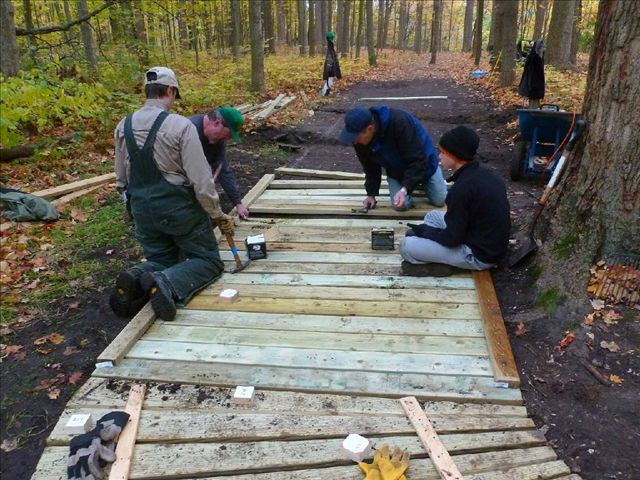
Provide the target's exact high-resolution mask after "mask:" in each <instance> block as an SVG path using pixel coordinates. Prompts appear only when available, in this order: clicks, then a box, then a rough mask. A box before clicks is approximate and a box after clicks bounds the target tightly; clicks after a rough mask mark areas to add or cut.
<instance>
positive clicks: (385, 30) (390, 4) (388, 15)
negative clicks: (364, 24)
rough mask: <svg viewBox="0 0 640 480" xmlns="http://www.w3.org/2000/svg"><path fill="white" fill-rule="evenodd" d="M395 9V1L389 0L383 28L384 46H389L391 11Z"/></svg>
mask: <svg viewBox="0 0 640 480" xmlns="http://www.w3.org/2000/svg"><path fill="white" fill-rule="evenodd" d="M392 9H393V0H387V7H386V9H385V12H384V26H383V28H382V46H381V47H380V48H385V47H386V46H387V35H388V34H389V20H390V19H391V10H392Z"/></svg>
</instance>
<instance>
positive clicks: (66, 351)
mask: <svg viewBox="0 0 640 480" xmlns="http://www.w3.org/2000/svg"><path fill="white" fill-rule="evenodd" d="M79 351H80V350H78V349H77V348H76V347H67V348H65V349H64V352H62V354H63V355H67V356H69V355H73V354H74V353H78V352H79Z"/></svg>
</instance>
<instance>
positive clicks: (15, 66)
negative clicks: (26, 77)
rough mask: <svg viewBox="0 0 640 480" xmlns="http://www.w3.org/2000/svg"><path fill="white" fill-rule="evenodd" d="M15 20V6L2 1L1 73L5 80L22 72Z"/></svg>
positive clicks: (0, 20)
mask: <svg viewBox="0 0 640 480" xmlns="http://www.w3.org/2000/svg"><path fill="white" fill-rule="evenodd" d="M13 18H14V17H13V4H12V3H11V2H2V1H0V27H1V28H0V49H2V55H0V73H2V76H3V77H4V78H5V80H6V79H7V78H9V77H15V76H16V75H17V74H18V72H19V71H20V52H19V50H18V39H17V37H16V27H15V23H14V21H13Z"/></svg>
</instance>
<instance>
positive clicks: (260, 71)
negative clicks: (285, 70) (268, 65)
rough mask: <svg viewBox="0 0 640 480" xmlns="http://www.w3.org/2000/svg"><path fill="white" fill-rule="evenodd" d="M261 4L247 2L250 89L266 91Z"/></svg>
mask: <svg viewBox="0 0 640 480" xmlns="http://www.w3.org/2000/svg"><path fill="white" fill-rule="evenodd" d="M261 3H262V2H259V1H257V2H249V31H250V32H251V88H252V89H253V90H254V91H256V92H260V93H264V92H265V91H266V85H265V81H264V43H263V41H262V6H261Z"/></svg>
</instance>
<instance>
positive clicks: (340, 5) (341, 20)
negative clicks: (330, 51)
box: [333, 0, 344, 54]
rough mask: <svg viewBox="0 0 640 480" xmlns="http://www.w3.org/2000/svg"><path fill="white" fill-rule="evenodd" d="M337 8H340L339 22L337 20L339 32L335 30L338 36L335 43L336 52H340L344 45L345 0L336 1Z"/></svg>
mask: <svg viewBox="0 0 640 480" xmlns="http://www.w3.org/2000/svg"><path fill="white" fill-rule="evenodd" d="M336 6H337V9H338V22H337V26H336V27H337V29H338V31H337V32H333V33H335V34H336V36H337V37H338V39H337V40H338V41H337V42H336V43H335V47H336V52H337V53H338V54H339V53H341V52H342V50H343V47H342V40H343V37H342V34H343V33H344V32H343V30H344V0H338V1H337V3H336Z"/></svg>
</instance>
